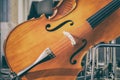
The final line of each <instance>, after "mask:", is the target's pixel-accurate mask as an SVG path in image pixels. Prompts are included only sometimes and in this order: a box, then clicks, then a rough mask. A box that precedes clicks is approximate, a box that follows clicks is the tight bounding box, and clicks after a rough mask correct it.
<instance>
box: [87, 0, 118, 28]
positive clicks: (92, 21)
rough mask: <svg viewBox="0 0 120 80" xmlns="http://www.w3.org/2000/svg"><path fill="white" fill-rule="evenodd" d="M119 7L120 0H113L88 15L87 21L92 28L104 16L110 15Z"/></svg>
mask: <svg viewBox="0 0 120 80" xmlns="http://www.w3.org/2000/svg"><path fill="white" fill-rule="evenodd" d="M119 7H120V0H113V1H112V2H110V3H109V4H108V5H106V6H105V7H104V8H102V9H101V10H99V11H98V12H97V13H95V14H94V15H93V16H91V17H89V18H88V19H87V21H88V22H89V23H90V25H91V27H92V28H93V29H94V28H95V27H96V26H97V25H98V24H99V23H100V22H102V21H103V20H104V19H105V18H106V17H108V16H109V15H111V14H112V13H113V12H114V11H115V10H117V9H118V8H119Z"/></svg>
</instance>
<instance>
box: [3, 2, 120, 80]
mask: <svg viewBox="0 0 120 80" xmlns="http://www.w3.org/2000/svg"><path fill="white" fill-rule="evenodd" d="M73 1H74V2H75V3H74V4H75V7H74V9H72V10H71V11H70V12H69V14H66V15H64V17H58V16H59V13H58V16H54V17H52V18H50V19H47V18H46V17H45V16H44V15H43V16H41V17H40V18H38V19H32V20H29V21H27V22H24V23H22V24H20V25H18V26H17V27H16V28H15V29H14V30H13V31H11V33H10V34H9V36H8V38H7V40H6V44H5V56H6V59H7V62H8V64H9V66H10V68H11V70H12V71H13V72H15V73H18V72H20V71H22V70H23V69H24V68H26V67H28V66H29V65H31V64H32V63H33V62H34V61H35V60H36V59H37V58H38V56H39V55H40V54H41V53H42V52H43V51H44V50H45V49H46V48H50V50H51V51H52V52H53V53H54V54H55V55H56V57H55V58H53V59H52V60H49V61H47V62H44V63H42V64H38V65H37V66H35V67H34V68H33V69H31V70H30V71H29V72H28V73H27V74H26V75H25V76H24V77H23V78H22V79H23V80H75V79H76V77H77V74H78V73H79V72H80V71H81V70H82V66H81V64H80V63H81V61H82V58H83V57H84V55H85V54H86V51H87V50H89V48H91V47H92V46H94V45H96V44H98V43H100V42H108V41H111V40H113V39H115V38H117V37H118V36H119V35H120V29H119V27H120V23H119V21H120V10H119V9H118V10H116V11H115V12H114V13H113V14H112V15H110V16H109V17H108V18H107V19H105V20H104V21H103V22H102V23H100V25H98V26H97V28H95V29H92V28H91V26H90V24H89V23H88V22H87V21H86V19H87V18H88V17H90V16H91V15H93V14H94V13H95V12H97V11H99V10H100V9H101V8H102V7H103V6H105V5H106V4H108V3H109V2H111V0H97V1H96V0H91V1H88V2H86V1H85V0H73ZM56 15H57V14H56ZM83 23H84V24H83ZM64 32H69V33H71V34H72V35H73V36H74V37H75V40H76V45H75V46H74V45H72V44H71V41H70V39H69V38H68V37H66V36H65V35H64ZM101 35H102V36H101ZM86 40H87V42H86ZM84 45H85V46H84ZM82 46H84V48H83V49H82V50H81V51H80V53H79V54H77V55H76V56H75V57H73V58H72V60H71V55H73V54H74V52H76V51H77V50H78V49H79V48H80V47H82ZM74 59H75V60H77V62H75V63H76V64H74Z"/></svg>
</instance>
